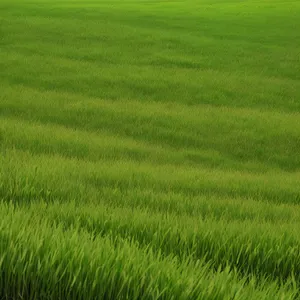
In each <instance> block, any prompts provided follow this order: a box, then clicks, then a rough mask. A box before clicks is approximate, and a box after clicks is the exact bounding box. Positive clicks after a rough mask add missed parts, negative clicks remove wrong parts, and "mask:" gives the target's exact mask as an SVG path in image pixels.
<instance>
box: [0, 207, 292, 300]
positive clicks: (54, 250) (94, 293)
mask: <svg viewBox="0 0 300 300" xmlns="http://www.w3.org/2000/svg"><path fill="white" fill-rule="evenodd" d="M0 211H1V221H0V229H1V230H0V251H1V255H0V266H1V281H0V291H1V292H0V294H1V297H2V298H4V299H5V298H7V299H8V297H12V298H13V299H254V298H257V299H293V298H294V296H295V292H296V290H295V288H294V290H293V289H291V287H292V282H290V283H289V288H288V287H287V286H282V287H280V288H278V286H277V285H276V284H275V283H273V284H270V283H268V282H267V281H261V282H260V283H257V282H256V280H255V277H249V280H247V281H246V278H244V279H242V280H240V279H238V277H237V276H236V274H235V272H234V271H229V270H228V269H227V270H225V271H222V272H220V271H216V272H213V271H212V270H211V269H210V268H209V265H204V264H203V263H202V262H201V261H200V260H196V261H194V260H193V261H190V260H189V258H188V257H187V258H185V259H182V260H181V261H179V260H178V258H177V257H176V256H173V255H169V256H162V255H161V254H159V253H157V252H153V250H152V248H151V247H147V248H144V249H143V248H139V247H137V245H136V244H135V242H134V241H130V240H124V239H122V238H120V237H119V236H117V235H115V234H114V233H112V234H109V235H107V236H105V237H96V238H95V237H94V238H93V237H92V236H91V235H90V234H89V233H88V232H87V231H85V230H84V229H80V228H79V227H73V228H69V229H64V228H63V225H62V224H59V223H58V224H57V225H54V224H50V223H49V222H48V221H46V220H43V218H42V217H39V216H38V215H33V214H32V213H28V212H26V210H24V209H13V208H12V207H11V206H8V205H3V204H1V207H0Z"/></svg>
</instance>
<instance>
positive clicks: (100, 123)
mask: <svg viewBox="0 0 300 300" xmlns="http://www.w3.org/2000/svg"><path fill="white" fill-rule="evenodd" d="M1 98H2V101H1V104H0V107H1V115H3V116H13V117H15V118H19V117H20V118H22V119H25V120H28V121H29V120H30V121H33V120H36V121H39V122H42V123H53V124H59V125H63V126H66V127H70V128H73V129H79V128H81V129H84V130H89V131H99V130H100V131H106V132H108V133H110V134H115V135H118V136H120V137H130V138H133V139H135V140H137V141H142V142H146V143H152V144H155V145H159V146H163V147H172V148H173V149H175V150H181V151H184V150H185V149H189V150H190V151H191V153H188V154H187V159H188V160H190V161H192V162H194V163H201V162H203V163H204V164H205V163H207V164H208V165H209V164H210V165H214V164H217V166H218V165H221V166H222V165H223V166H224V167H227V168H237V166H239V164H241V167H240V168H241V169H242V168H243V167H245V168H247V169H254V170H263V169H265V168H266V167H268V166H269V167H275V168H276V167H277V168H282V169H285V170H297V169H298V168H299V165H300V158H299V157H300V156H299V155H298V151H297V149H298V148H299V147H300V145H299V141H300V137H299V132H300V127H299V125H298V124H300V123H299V122H298V119H299V114H298V113H296V114H285V113H271V112H258V111H256V110H235V109H229V108H218V109H217V108H213V107H211V106H199V107H197V108H188V107H186V106H181V105H176V104H171V103H165V104H155V103H150V104H140V103H138V102H136V101H126V100H123V101H117V102H115V101H105V100H100V99H86V98H84V97H80V96H75V95H69V94H60V93H55V92H54V93H52V92H47V93H43V92H39V91H35V90H31V89H23V88H21V87H19V88H18V89H12V88H8V89H5V90H4V93H3V94H2V97H1ZM9 99H14V101H11V100H9ZM41 103H43V105H42V106H41ZM216 120H217V122H215V121H216ZM201 151H202V153H203V152H204V153H203V154H202V155H201ZM197 152H198V153H197ZM206 153H207V154H206Z"/></svg>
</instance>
